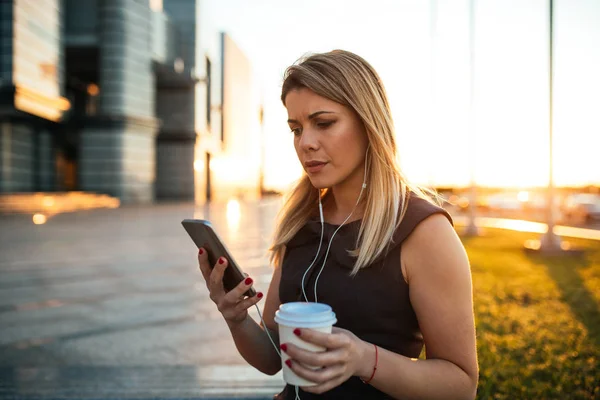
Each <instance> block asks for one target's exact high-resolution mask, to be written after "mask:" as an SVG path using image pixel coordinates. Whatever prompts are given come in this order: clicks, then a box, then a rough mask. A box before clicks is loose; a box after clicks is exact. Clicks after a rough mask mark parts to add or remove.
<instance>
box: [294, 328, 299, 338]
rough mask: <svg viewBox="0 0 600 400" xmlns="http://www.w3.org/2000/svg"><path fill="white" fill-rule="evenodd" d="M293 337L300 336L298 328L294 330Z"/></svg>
mask: <svg viewBox="0 0 600 400" xmlns="http://www.w3.org/2000/svg"><path fill="white" fill-rule="evenodd" d="M294 335H296V336H300V329H298V328H296V329H294Z"/></svg>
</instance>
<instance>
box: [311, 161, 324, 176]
mask: <svg viewBox="0 0 600 400" xmlns="http://www.w3.org/2000/svg"><path fill="white" fill-rule="evenodd" d="M326 165H327V163H320V164H313V165H311V166H310V167H309V166H307V167H306V171H307V172H308V173H310V174H316V173H317V172H319V171H321V170H322V169H323V167H324V166H326Z"/></svg>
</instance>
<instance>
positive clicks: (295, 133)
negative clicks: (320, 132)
mask: <svg viewBox="0 0 600 400" xmlns="http://www.w3.org/2000/svg"><path fill="white" fill-rule="evenodd" d="M291 132H292V133H293V134H294V136H298V135H299V134H300V133H301V132H302V129H301V128H292V130H291Z"/></svg>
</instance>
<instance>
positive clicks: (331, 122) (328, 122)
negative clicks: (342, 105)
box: [317, 121, 335, 129]
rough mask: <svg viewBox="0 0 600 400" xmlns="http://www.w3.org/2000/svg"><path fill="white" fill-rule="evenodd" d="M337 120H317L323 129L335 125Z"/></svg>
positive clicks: (318, 125)
mask: <svg viewBox="0 0 600 400" xmlns="http://www.w3.org/2000/svg"><path fill="white" fill-rule="evenodd" d="M334 122H335V121H323V122H317V127H319V128H321V129H326V128H329V127H330V126H331V125H333V123H334Z"/></svg>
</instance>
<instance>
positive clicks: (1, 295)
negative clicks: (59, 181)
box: [0, 198, 283, 399]
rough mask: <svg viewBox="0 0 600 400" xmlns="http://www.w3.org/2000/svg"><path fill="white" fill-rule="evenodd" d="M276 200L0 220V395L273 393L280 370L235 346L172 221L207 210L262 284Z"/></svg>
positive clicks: (184, 237)
mask: <svg viewBox="0 0 600 400" xmlns="http://www.w3.org/2000/svg"><path fill="white" fill-rule="evenodd" d="M278 207H279V199H277V198H273V199H268V200H265V201H261V202H255V203H247V204H244V203H242V204H240V209H239V214H237V213H236V208H235V207H229V208H227V205H226V204H216V205H211V206H210V207H207V208H199V209H197V208H194V206H193V205H191V204H164V205H156V206H145V207H133V206H124V207H121V208H119V209H114V210H94V211H83V212H77V213H72V214H60V215H56V216H54V217H52V218H50V219H49V220H48V222H47V223H46V224H44V225H34V224H33V223H32V222H31V216H29V217H27V216H24V215H11V216H3V217H0V398H2V399H8V398H10V399H21V398H23V399H25V398H27V399H33V398H69V399H75V398H78V399H103V398H107V399H108V398H110V399H116V398H123V399H129V398H223V397H226V398H265V399H266V398H269V399H270V398H272V396H273V394H274V393H277V392H278V390H280V389H281V388H282V387H283V380H282V378H281V376H280V375H277V376H275V377H270V376H267V375H264V374H261V373H260V372H258V371H256V370H254V369H253V368H252V367H249V366H248V365H247V364H246V362H245V361H244V360H243V359H242V358H241V357H240V356H239V354H238V353H237V350H236V349H235V346H234V344H233V341H232V339H231V336H230V334H229V331H228V329H227V327H226V325H225V323H224V322H223V320H222V318H221V316H220V314H219V313H218V311H217V310H216V307H215V306H214V304H213V303H212V302H211V301H210V300H209V298H208V291H207V290H206V287H205V285H204V282H203V280H202V276H201V274H200V272H199V271H198V269H197V262H196V253H197V252H196V249H195V246H194V244H193V243H192V241H191V239H189V237H188V236H187V234H186V233H185V231H184V229H183V228H182V227H181V224H180V221H181V220H182V219H184V218H190V217H195V218H205V219H210V220H211V221H212V222H213V225H214V226H215V227H216V229H217V231H218V233H219V234H220V235H221V236H222V238H223V239H224V240H225V241H226V243H227V244H228V247H229V248H230V250H231V251H232V253H233V254H234V255H235V256H236V259H237V260H238V261H239V264H240V265H241V266H243V268H244V270H245V271H246V272H247V273H248V274H249V275H250V276H252V278H254V280H255V282H256V284H255V286H256V287H257V289H258V290H261V291H263V292H266V289H267V287H268V283H269V281H270V278H271V269H270V267H269V266H268V260H267V255H266V250H267V247H268V245H269V240H270V235H271V230H272V227H273V222H274V218H275V214H276V212H277V209H278ZM236 215H239V220H238V219H237V218H236ZM253 314H254V316H255V318H257V315H256V313H255V312H254V313H253Z"/></svg>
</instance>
